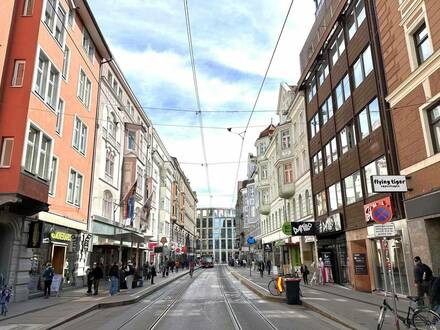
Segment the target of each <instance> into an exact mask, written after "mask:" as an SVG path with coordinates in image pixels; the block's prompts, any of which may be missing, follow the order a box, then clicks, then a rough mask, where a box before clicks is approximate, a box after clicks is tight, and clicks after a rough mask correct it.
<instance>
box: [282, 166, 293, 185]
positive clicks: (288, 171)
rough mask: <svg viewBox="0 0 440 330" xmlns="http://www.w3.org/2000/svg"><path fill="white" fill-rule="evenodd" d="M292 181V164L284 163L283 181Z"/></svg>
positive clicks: (286, 182)
mask: <svg viewBox="0 0 440 330" xmlns="http://www.w3.org/2000/svg"><path fill="white" fill-rule="evenodd" d="M292 182H293V172H292V164H290V163H289V164H284V183H285V184H288V183H292Z"/></svg>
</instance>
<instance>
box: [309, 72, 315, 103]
mask: <svg viewBox="0 0 440 330" xmlns="http://www.w3.org/2000/svg"><path fill="white" fill-rule="evenodd" d="M315 95H316V80H315V77H312V78H311V80H310V82H309V83H308V84H307V102H310V101H311V100H312V99H313V97H314V96H315Z"/></svg>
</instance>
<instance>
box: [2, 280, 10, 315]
mask: <svg viewBox="0 0 440 330" xmlns="http://www.w3.org/2000/svg"><path fill="white" fill-rule="evenodd" d="M11 296H12V290H11V288H8V287H7V286H6V285H5V286H4V287H3V289H2V291H1V293H0V305H1V309H2V315H4V316H6V314H7V313H8V304H9V301H10V300H11Z"/></svg>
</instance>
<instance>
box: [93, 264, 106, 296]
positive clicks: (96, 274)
mask: <svg viewBox="0 0 440 330" xmlns="http://www.w3.org/2000/svg"><path fill="white" fill-rule="evenodd" d="M92 276H93V291H94V292H93V295H94V296H97V295H98V289H99V281H100V280H101V278H104V272H103V271H102V267H101V264H98V263H96V262H94V263H93V270H92Z"/></svg>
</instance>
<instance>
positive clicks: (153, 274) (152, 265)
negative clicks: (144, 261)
mask: <svg viewBox="0 0 440 330" xmlns="http://www.w3.org/2000/svg"><path fill="white" fill-rule="evenodd" d="M148 273H149V274H150V278H151V284H154V277H155V276H156V275H157V274H156V267H154V264H153V262H151V263H150V269H149V272H148Z"/></svg>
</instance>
